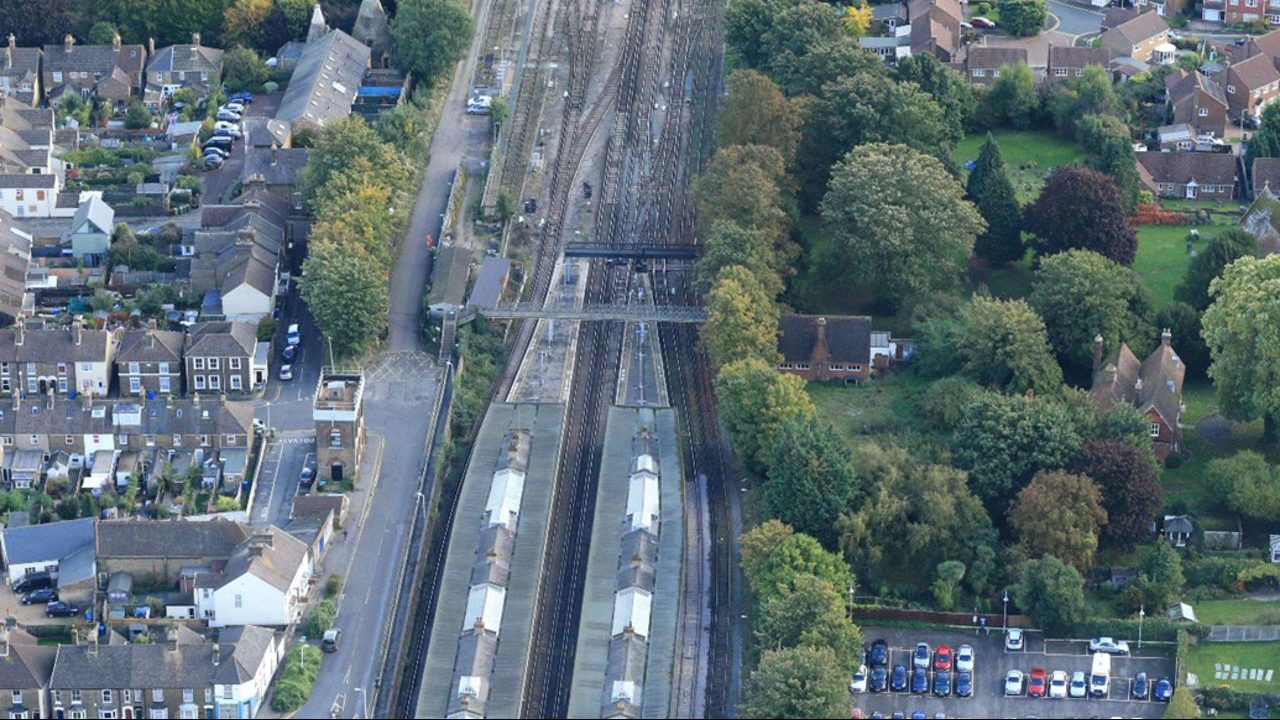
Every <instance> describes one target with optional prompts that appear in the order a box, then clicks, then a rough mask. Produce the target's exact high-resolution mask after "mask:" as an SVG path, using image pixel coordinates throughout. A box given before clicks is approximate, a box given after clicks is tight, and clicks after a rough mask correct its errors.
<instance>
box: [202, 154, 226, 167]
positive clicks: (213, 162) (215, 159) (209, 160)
mask: <svg viewBox="0 0 1280 720" xmlns="http://www.w3.org/2000/svg"><path fill="white" fill-rule="evenodd" d="M201 161H202V162H204V167H205V169H206V170H217V169H218V168H220V167H222V164H223V163H224V162H226V160H223V159H222V156H221V155H217V154H209V155H205V156H204V157H203V158H201Z"/></svg>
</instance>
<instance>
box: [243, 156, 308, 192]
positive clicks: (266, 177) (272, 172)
mask: <svg viewBox="0 0 1280 720" xmlns="http://www.w3.org/2000/svg"><path fill="white" fill-rule="evenodd" d="M309 155H310V151H309V150H307V149H305V148H271V149H266V148H249V149H248V150H247V151H246V152H245V156H244V169H243V170H242V171H241V172H240V179H241V180H242V181H243V182H246V183H247V182H249V180H250V179H252V178H254V176H260V177H261V178H262V180H263V182H265V183H266V184H268V185H297V183H298V178H299V175H300V173H301V172H302V168H304V167H306V165H307V157H308V156H309Z"/></svg>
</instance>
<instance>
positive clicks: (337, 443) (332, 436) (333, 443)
mask: <svg viewBox="0 0 1280 720" xmlns="http://www.w3.org/2000/svg"><path fill="white" fill-rule="evenodd" d="M833 369H834V368H833ZM329 447H331V448H340V447H342V428H334V429H332V430H330V431H329Z"/></svg>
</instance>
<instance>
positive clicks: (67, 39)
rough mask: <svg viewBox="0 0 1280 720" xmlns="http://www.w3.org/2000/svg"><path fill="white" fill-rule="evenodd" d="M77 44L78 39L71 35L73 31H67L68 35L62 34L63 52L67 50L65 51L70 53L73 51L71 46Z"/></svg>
mask: <svg viewBox="0 0 1280 720" xmlns="http://www.w3.org/2000/svg"><path fill="white" fill-rule="evenodd" d="M75 44H76V39H75V38H73V37H71V33H67V34H66V35H64V36H62V51H63V52H65V53H70V52H71V47H72V46H73V45H75Z"/></svg>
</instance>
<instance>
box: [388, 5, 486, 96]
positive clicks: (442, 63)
mask: <svg viewBox="0 0 1280 720" xmlns="http://www.w3.org/2000/svg"><path fill="white" fill-rule="evenodd" d="M472 32H474V25H473V23H472V20H471V13H470V12H468V11H467V9H466V8H464V7H463V6H462V4H461V3H459V2H458V0H405V1H404V2H401V3H400V4H399V8H398V9H397V11H396V15H395V17H394V18H392V20H391V41H392V44H393V49H392V53H393V54H394V55H395V57H396V60H397V61H398V62H399V63H400V64H401V65H402V66H403V67H404V68H405V69H406V70H409V71H410V72H412V73H413V74H414V75H416V76H417V77H418V81H419V82H420V83H424V84H425V85H426V86H427V87H430V86H432V85H433V84H434V83H435V82H436V80H437V79H438V78H439V77H440V76H441V75H443V74H444V72H445V71H446V70H449V69H450V68H452V67H453V66H454V65H456V64H457V63H458V61H460V60H462V58H463V57H464V56H465V55H466V52H467V48H469V47H471V34H472Z"/></svg>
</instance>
